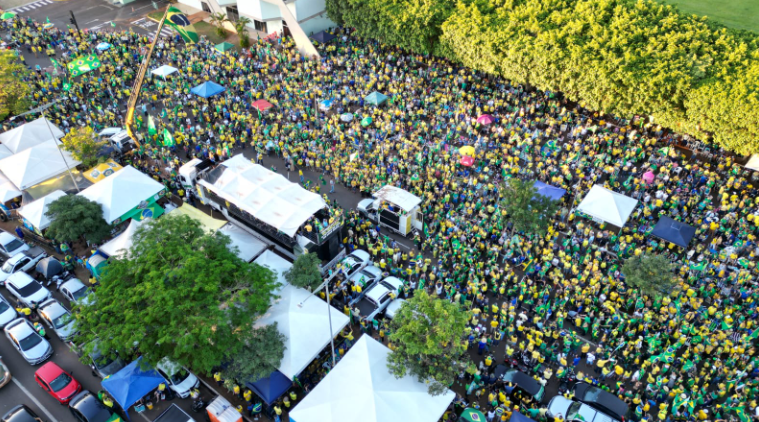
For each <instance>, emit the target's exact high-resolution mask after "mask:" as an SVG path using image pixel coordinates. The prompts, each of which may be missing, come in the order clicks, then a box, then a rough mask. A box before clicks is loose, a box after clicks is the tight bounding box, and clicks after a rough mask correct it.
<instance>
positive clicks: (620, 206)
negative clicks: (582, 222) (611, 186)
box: [577, 185, 638, 227]
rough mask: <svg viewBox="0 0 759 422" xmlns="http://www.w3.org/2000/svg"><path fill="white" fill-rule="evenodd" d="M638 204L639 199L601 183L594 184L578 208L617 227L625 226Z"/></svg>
mask: <svg viewBox="0 0 759 422" xmlns="http://www.w3.org/2000/svg"><path fill="white" fill-rule="evenodd" d="M636 205H638V200H637V199H633V198H630V197H629V196H625V195H622V194H620V193H616V192H614V191H610V190H608V189H606V188H605V187H603V186H601V185H593V187H592V188H591V189H590V192H588V194H587V195H586V196H585V198H584V199H583V200H582V202H581V203H580V205H579V206H578V207H577V210H578V211H580V212H582V213H585V214H587V215H589V216H591V217H594V218H597V219H599V220H602V221H605V222H607V223H609V224H613V225H615V226H617V227H623V226H624V225H625V223H626V222H627V220H628V219H629V218H630V214H632V212H633V210H634V209H635V206H636Z"/></svg>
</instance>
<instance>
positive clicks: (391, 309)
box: [385, 298, 406, 319]
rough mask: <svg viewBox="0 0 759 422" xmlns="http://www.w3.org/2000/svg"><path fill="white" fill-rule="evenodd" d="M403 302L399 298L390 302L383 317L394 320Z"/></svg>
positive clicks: (403, 300)
mask: <svg viewBox="0 0 759 422" xmlns="http://www.w3.org/2000/svg"><path fill="white" fill-rule="evenodd" d="M404 302H406V300H405V299H400V298H398V299H395V300H393V301H392V302H390V304H389V305H387V309H385V316H386V317H388V318H390V319H394V318H395V315H396V314H397V313H398V309H401V306H403V303H404Z"/></svg>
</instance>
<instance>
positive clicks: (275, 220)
mask: <svg viewBox="0 0 759 422" xmlns="http://www.w3.org/2000/svg"><path fill="white" fill-rule="evenodd" d="M211 174H217V178H216V180H215V181H214V182H213V183H209V182H208V181H207V180H205V179H202V180H200V181H199V182H198V183H200V184H201V185H202V186H204V187H205V188H206V189H208V190H210V191H212V192H214V193H216V195H218V196H219V197H221V198H223V199H224V200H226V201H229V202H230V203H233V204H235V205H236V206H237V207H238V208H240V209H242V210H243V211H246V212H247V213H249V214H250V215H252V216H254V217H255V218H257V219H259V220H261V221H263V222H264V223H266V224H268V225H270V226H272V227H274V228H276V229H277V230H279V231H281V232H283V233H285V234H287V235H288V236H290V237H294V236H295V233H296V232H297V231H298V228H300V226H302V225H303V223H305V222H306V220H308V219H309V218H310V217H311V216H312V215H314V213H316V212H317V211H319V210H320V209H322V208H325V207H326V206H327V204H326V203H325V202H324V199H323V198H322V197H321V196H320V195H318V194H315V193H313V192H309V191H307V190H305V189H303V188H302V187H300V186H299V185H298V184H296V183H292V182H290V181H289V180H287V179H286V178H285V177H284V176H282V175H280V174H277V173H274V172H272V171H271V170H269V169H267V168H265V167H263V166H260V165H258V164H253V163H251V162H250V160H248V159H247V158H245V157H244V156H243V155H242V154H239V155H236V156H234V157H232V158H230V159H229V160H227V161H224V162H223V163H221V165H220V166H219V167H217V168H216V169H214V170H212V172H211Z"/></svg>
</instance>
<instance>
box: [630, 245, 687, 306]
mask: <svg viewBox="0 0 759 422" xmlns="http://www.w3.org/2000/svg"><path fill="white" fill-rule="evenodd" d="M674 268H675V266H674V265H673V264H672V263H671V262H669V259H667V258H666V257H665V256H664V255H658V254H640V255H638V256H633V257H631V258H628V259H627V260H625V262H624V264H622V274H624V276H625V282H626V283H627V284H628V285H630V286H632V287H635V288H636V289H638V290H640V292H642V293H644V294H647V295H648V296H650V297H652V298H658V297H662V296H666V295H669V294H670V293H671V292H672V291H673V289H675V288H676V287H677V282H676V279H675V274H674Z"/></svg>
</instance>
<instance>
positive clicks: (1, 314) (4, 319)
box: [0, 296, 18, 328]
mask: <svg viewBox="0 0 759 422" xmlns="http://www.w3.org/2000/svg"><path fill="white" fill-rule="evenodd" d="M16 318H18V312H16V308H14V307H13V306H11V304H10V303H8V301H7V300H5V298H4V297H3V296H0V328H2V327H5V326H6V324H8V323H9V322H11V321H13V320H14V319H16Z"/></svg>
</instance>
